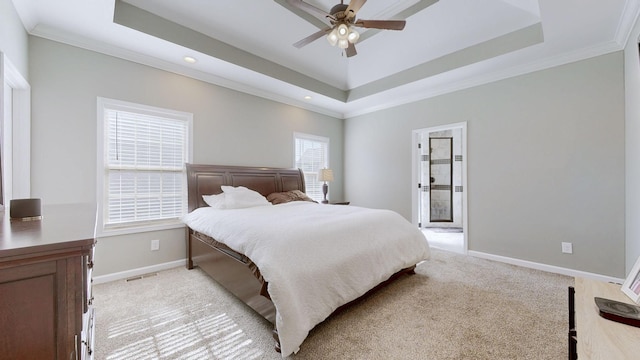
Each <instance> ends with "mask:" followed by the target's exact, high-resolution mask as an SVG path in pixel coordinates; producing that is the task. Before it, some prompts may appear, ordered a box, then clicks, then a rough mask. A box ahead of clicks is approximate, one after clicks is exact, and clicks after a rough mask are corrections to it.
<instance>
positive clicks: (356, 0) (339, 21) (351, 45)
mask: <svg viewBox="0 0 640 360" xmlns="http://www.w3.org/2000/svg"><path fill="white" fill-rule="evenodd" d="M287 2H288V3H289V5H291V6H294V7H296V8H298V9H300V10H302V11H305V12H307V13H309V14H311V15H313V16H316V17H320V16H321V17H323V18H325V19H326V20H328V21H329V23H330V26H328V27H326V28H324V29H321V30H320V31H318V32H315V33H313V34H311V35H309V36H307V37H306V38H304V39H302V40H300V41H298V42H296V43H295V44H293V46H295V47H297V48H301V47H303V46H305V45H307V44H309V43H311V42H313V41H315V40H317V39H319V38H321V37H322V36H324V35H325V34H327V40H328V41H329V43H330V44H331V45H332V46H336V45H337V46H338V47H339V48H341V49H344V50H345V53H346V54H347V57H352V56H354V55H356V54H357V52H356V47H355V43H356V42H357V41H358V38H359V37H360V34H359V33H358V31H357V30H356V29H354V28H355V27H361V28H371V29H383V30H402V29H404V26H405V24H406V21H405V20H361V19H356V13H357V12H358V10H360V8H361V7H362V5H364V3H365V2H367V0H351V1H350V2H349V5H345V4H344V1H343V0H341V1H340V4H337V5H335V6H333V7H332V8H331V10H330V11H329V12H328V13H327V12H325V11H323V10H321V9H318V8H317V7H315V6H313V5H310V4H307V3H306V2H304V1H302V0H287Z"/></svg>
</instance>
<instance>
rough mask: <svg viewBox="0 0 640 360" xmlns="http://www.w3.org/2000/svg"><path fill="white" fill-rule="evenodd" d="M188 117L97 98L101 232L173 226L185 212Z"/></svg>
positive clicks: (167, 111) (190, 116) (113, 232)
mask: <svg viewBox="0 0 640 360" xmlns="http://www.w3.org/2000/svg"><path fill="white" fill-rule="evenodd" d="M192 118H193V115H192V114H189V113H183V112H178V111H173V110H166V109H160V108H154V107H149V106H144V105H137V104H132V103H127V102H123V101H118V100H111V99H104V98H98V203H99V206H98V217H99V221H100V224H101V225H102V226H101V229H100V230H102V231H103V232H104V233H103V235H110V234H117V233H129V232H135V231H146V230H158V229H162V228H170V227H175V226H176V225H177V224H179V222H178V221H177V219H178V217H179V216H181V215H182V214H184V213H185V212H186V202H187V199H186V183H185V182H186V176H185V173H184V169H185V166H184V164H185V163H186V162H190V161H191V123H192Z"/></svg>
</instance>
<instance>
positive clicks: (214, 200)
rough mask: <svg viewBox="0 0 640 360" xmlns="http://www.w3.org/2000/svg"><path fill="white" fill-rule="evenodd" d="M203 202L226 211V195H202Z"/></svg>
mask: <svg viewBox="0 0 640 360" xmlns="http://www.w3.org/2000/svg"><path fill="white" fill-rule="evenodd" d="M202 200H204V202H206V203H207V205H209V206H211V207H212V208H214V209H225V208H226V204H225V194H224V193H222V194H218V195H202Z"/></svg>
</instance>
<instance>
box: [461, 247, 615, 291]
mask: <svg viewBox="0 0 640 360" xmlns="http://www.w3.org/2000/svg"><path fill="white" fill-rule="evenodd" d="M467 254H469V255H470V256H474V257H478V258H482V259H487V260H494V261H499V262H503V263H507V264H511V265H517V266H522V267H526V268H530V269H536V270H542V271H546V272H551V273H555V274H561V275H566V276H572V277H583V278H589V279H594V280H599V281H604V282H613V283H617V284H622V283H623V282H624V279H619V278H615V277H611V276H606V275H600V274H595V273H590V272H586V271H580V270H574V269H568V268H563V267H559V266H553V265H547V264H541V263H536V262H533V261H527V260H520V259H514V258H510V257H506V256H500V255H493V254H487V253H483V252H479V251H472V250H469V251H468V252H467Z"/></svg>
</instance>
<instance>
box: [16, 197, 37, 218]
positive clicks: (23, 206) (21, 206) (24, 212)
mask: <svg viewBox="0 0 640 360" xmlns="http://www.w3.org/2000/svg"><path fill="white" fill-rule="evenodd" d="M9 217H10V218H11V220H21V221H29V220H40V219H42V205H41V201H40V199H13V200H11V201H10V202H9Z"/></svg>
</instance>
